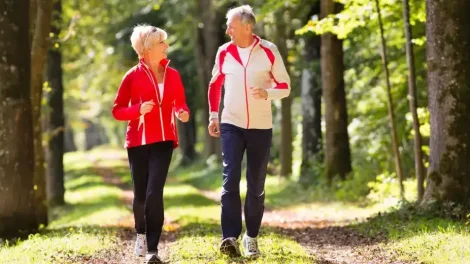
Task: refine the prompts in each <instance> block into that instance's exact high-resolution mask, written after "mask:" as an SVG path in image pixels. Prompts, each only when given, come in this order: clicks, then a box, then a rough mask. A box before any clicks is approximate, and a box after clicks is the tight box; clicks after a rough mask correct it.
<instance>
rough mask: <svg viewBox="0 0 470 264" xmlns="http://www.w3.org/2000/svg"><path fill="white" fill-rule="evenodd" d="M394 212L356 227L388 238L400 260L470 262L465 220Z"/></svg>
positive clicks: (441, 263)
mask: <svg viewBox="0 0 470 264" xmlns="http://www.w3.org/2000/svg"><path fill="white" fill-rule="evenodd" d="M403 211H405V210H403V209H401V210H393V211H391V212H389V213H385V214H382V215H378V216H375V217H374V218H372V219H370V220H369V221H368V222H365V223H362V224H359V225H357V226H355V228H356V229H357V230H359V231H360V232H362V233H364V234H367V235H369V236H376V235H379V234H381V235H384V236H385V237H386V239H387V241H388V242H387V243H386V244H385V245H384V247H385V248H386V249H387V250H389V251H390V252H395V253H396V255H397V256H398V258H399V259H401V260H408V261H416V260H419V261H420V262H422V263H432V264H434V263H435V264H446V263H449V264H457V263H462V264H463V263H470V232H469V231H470V229H469V227H468V225H466V224H465V223H463V222H461V221H456V220H452V219H445V218H435V217H433V216H430V215H418V214H414V213H412V212H411V213H410V212H403Z"/></svg>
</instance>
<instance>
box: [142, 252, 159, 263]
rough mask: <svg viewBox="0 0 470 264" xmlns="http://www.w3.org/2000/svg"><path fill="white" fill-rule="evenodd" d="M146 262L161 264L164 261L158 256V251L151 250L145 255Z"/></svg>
mask: <svg viewBox="0 0 470 264" xmlns="http://www.w3.org/2000/svg"><path fill="white" fill-rule="evenodd" d="M145 263H146V264H160V263H163V261H162V260H161V259H160V258H159V257H158V254H157V253H156V252H149V253H147V255H146V256H145Z"/></svg>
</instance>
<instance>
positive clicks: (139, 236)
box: [137, 235, 145, 244]
mask: <svg viewBox="0 0 470 264" xmlns="http://www.w3.org/2000/svg"><path fill="white" fill-rule="evenodd" d="M137 243H139V244H145V236H141V235H138V236H137Z"/></svg>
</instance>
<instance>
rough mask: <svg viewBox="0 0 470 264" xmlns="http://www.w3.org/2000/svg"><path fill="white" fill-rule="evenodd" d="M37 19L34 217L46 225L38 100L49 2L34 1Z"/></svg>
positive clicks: (46, 45)
mask: <svg viewBox="0 0 470 264" xmlns="http://www.w3.org/2000/svg"><path fill="white" fill-rule="evenodd" d="M37 1H38V3H37V15H36V23H35V29H34V38H33V42H32V46H31V102H32V108H33V109H32V114H33V133H34V156H35V166H34V185H35V197H36V200H37V203H38V204H37V207H36V216H37V217H38V221H39V223H40V224H44V225H47V222H48V220H47V194H46V175H45V166H44V165H45V157H44V148H43V146H42V128H41V100H42V86H43V76H44V66H45V61H46V55H47V51H48V48H49V40H48V38H49V33H50V29H51V20H52V0H37Z"/></svg>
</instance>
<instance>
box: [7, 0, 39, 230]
mask: <svg viewBox="0 0 470 264" xmlns="http://www.w3.org/2000/svg"><path fill="white" fill-rule="evenodd" d="M29 4H30V3H29V1H28V0H14V1H13V0H11V1H3V2H2V3H0V58H1V60H0V79H1V80H2V81H1V82H0V135H1V136H0V146H2V147H1V149H0V237H6V236H16V235H18V234H19V231H20V230H28V231H33V230H35V229H37V227H38V222H37V219H36V214H35V213H36V210H35V205H36V204H35V199H34V187H33V186H34V185H33V176H34V173H33V171H34V152H33V151H31V150H32V149H33V128H32V118H31V100H30V98H29V97H30V71H31V70H30V67H31V57H30V55H29V52H28V51H29V48H30V42H29V27H30V24H29V7H30V6H29Z"/></svg>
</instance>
